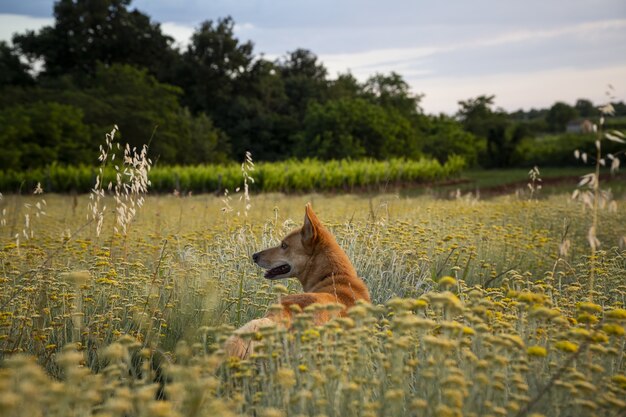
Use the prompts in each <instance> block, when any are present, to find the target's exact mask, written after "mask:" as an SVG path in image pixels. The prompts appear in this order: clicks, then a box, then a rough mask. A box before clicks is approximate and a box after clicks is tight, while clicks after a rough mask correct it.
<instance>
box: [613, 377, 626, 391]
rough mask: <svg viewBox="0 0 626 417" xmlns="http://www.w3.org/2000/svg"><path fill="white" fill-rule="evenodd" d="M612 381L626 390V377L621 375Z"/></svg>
mask: <svg viewBox="0 0 626 417" xmlns="http://www.w3.org/2000/svg"><path fill="white" fill-rule="evenodd" d="M611 381H613V382H615V383H616V384H617V385H619V387H620V388H622V389H626V375H621V374H618V375H613V376H612V377H611Z"/></svg>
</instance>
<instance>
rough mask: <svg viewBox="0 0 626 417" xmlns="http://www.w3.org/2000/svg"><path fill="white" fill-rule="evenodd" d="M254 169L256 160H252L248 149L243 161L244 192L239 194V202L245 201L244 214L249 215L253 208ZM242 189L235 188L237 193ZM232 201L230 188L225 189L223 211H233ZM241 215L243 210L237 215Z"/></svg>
mask: <svg viewBox="0 0 626 417" xmlns="http://www.w3.org/2000/svg"><path fill="white" fill-rule="evenodd" d="M252 171H254V162H253V161H252V153H250V152H249V151H246V156H245V159H244V161H243V162H242V163H241V175H242V177H243V194H242V195H240V196H239V202H241V201H243V203H244V206H243V214H244V216H246V217H248V212H249V211H250V209H251V208H252V204H251V200H250V184H254V178H253V177H252V175H251V173H252ZM240 191H241V187H237V188H235V193H239V192H240ZM231 201H232V197H231V196H230V195H229V192H228V188H226V189H225V190H224V196H223V198H222V203H224V207H222V212H224V213H230V212H233V211H234V209H233V207H232V205H231V204H230V203H231ZM239 215H241V211H237V216H239Z"/></svg>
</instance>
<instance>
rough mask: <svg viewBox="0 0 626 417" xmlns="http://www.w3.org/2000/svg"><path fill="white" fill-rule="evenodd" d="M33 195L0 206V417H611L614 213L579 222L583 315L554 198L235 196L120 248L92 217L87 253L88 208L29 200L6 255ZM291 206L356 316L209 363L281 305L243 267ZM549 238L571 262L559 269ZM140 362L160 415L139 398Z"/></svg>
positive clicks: (620, 392)
mask: <svg viewBox="0 0 626 417" xmlns="http://www.w3.org/2000/svg"><path fill="white" fill-rule="evenodd" d="M255 173H256V171H255ZM255 179H256V178H255ZM41 198H42V196H41V195H37V196H31V197H25V196H17V195H16V196H4V198H3V199H2V200H0V205H1V207H0V208H1V209H2V210H6V214H5V216H6V220H7V222H6V225H4V226H2V227H0V376H1V378H0V416H5V415H6V416H20V415H24V416H27V415H28V416H30V415H43V414H45V415H52V416H57V415H63V416H66V415H76V416H81V415H93V414H102V415H114V416H115V415H120V416H122V415H124V416H129V415H130V416H135V415H136V416H141V415H163V416H180V415H182V416H191V415H198V416H202V415H206V416H209V415H270V416H271V415H275V416H283V415H284V416H287V415H289V416H291V415H294V416H295V415H312V416H313V415H320V414H324V415H328V416H350V415H355V416H357V415H358V416H364V415H381V416H386V415H429V416H430V415H432V416H435V415H437V416H441V415H487V414H492V415H510V416H514V415H524V414H523V413H524V410H525V407H529V406H530V407H531V411H532V412H540V413H543V414H544V415H546V416H548V415H549V416H553V415H554V416H565V415H590V414H594V413H595V414H596V415H615V414H617V413H619V412H621V410H622V409H623V408H624V407H626V404H625V403H624V400H623V398H624V394H625V393H626V376H625V372H626V361H625V357H624V352H625V343H626V339H625V336H624V324H625V320H626V311H625V310H624V307H625V305H626V290H625V288H624V284H623V276H624V274H626V253H624V252H621V251H620V250H619V249H617V248H611V246H612V245H615V244H616V243H617V242H618V239H619V237H620V236H621V235H620V233H621V230H622V225H623V224H626V217H625V216H626V214H624V212H620V211H618V212H609V211H600V212H599V213H598V216H599V219H600V221H601V224H602V225H603V227H602V228H601V229H599V230H598V239H600V240H601V241H602V242H604V243H605V246H603V249H601V250H598V251H597V253H596V254H595V256H596V264H595V265H596V270H595V285H594V288H595V293H594V298H593V303H590V302H589V301H590V300H589V293H588V291H587V290H586V289H587V288H588V287H587V282H588V279H589V268H588V266H589V265H590V259H589V256H588V255H587V253H588V250H587V246H588V244H587V232H588V224H587V223H586V221H584V220H585V219H586V218H587V214H586V213H584V212H582V211H581V210H580V206H579V205H577V204H574V203H572V202H571V201H569V200H568V199H567V198H566V197H564V196H558V197H557V196H554V197H550V198H546V199H540V200H533V201H522V200H519V199H516V198H511V197H503V198H498V199H495V200H491V201H480V200H475V199H473V200H467V199H459V200H454V201H437V200H432V199H429V198H400V197H398V196H397V195H380V196H378V197H375V198H371V199H370V198H367V197H360V196H336V197H323V196H319V195H315V194H313V195H306V196H294V197H285V196H284V195H280V194H267V195H257V196H253V197H252V209H251V210H250V211H249V213H248V216H237V215H236V210H233V211H231V212H224V211H222V207H223V202H222V201H221V198H219V197H217V196H208V195H203V196H194V197H184V198H183V197H174V196H172V195H165V196H152V197H147V199H146V201H145V204H144V206H143V208H142V209H141V210H140V211H138V212H137V215H136V216H135V217H134V219H132V228H129V229H128V233H127V234H126V235H123V234H122V233H121V230H118V232H117V233H116V232H115V231H114V227H115V223H116V221H117V220H116V218H115V215H114V214H113V213H112V212H108V213H109V214H105V215H104V224H103V231H104V232H103V233H102V235H100V236H98V235H97V234H96V233H95V230H93V229H92V228H85V229H82V230H81V229H80V225H81V223H82V222H83V221H84V220H83V219H84V214H85V213H86V212H87V202H88V199H87V197H78V198H77V200H76V201H75V202H74V201H73V200H72V199H71V198H67V197H61V196H46V201H47V209H46V214H45V215H43V216H41V217H40V218H39V219H38V221H37V222H36V223H34V224H33V225H32V226H33V227H34V233H33V234H32V238H31V239H30V240H28V241H27V242H21V246H20V247H19V248H18V247H17V246H16V243H15V241H14V239H13V236H12V235H11V233H10V230H9V228H10V225H11V224H13V223H16V222H15V221H14V219H15V218H17V219H18V220H19V219H22V218H23V215H24V204H29V205H31V206H33V204H34V203H35V202H36V201H39V199H41ZM306 201H312V202H313V204H314V206H315V208H316V211H317V212H318V214H319V216H320V218H322V219H323V220H324V222H325V223H326V224H328V225H329V227H330V228H331V230H332V231H333V233H334V234H335V235H336V236H337V238H338V240H339V243H340V245H341V246H342V247H344V248H345V249H346V251H347V253H348V255H349V257H350V258H351V259H352V260H353V262H354V264H355V267H356V269H357V271H358V272H359V274H360V275H361V276H362V277H363V278H364V280H365V281H366V282H367V284H368V286H369V288H370V291H371V293H372V299H373V305H372V306H362V307H359V308H357V309H355V310H354V311H352V313H351V316H350V318H346V319H340V320H336V321H333V322H331V323H328V324H327V325H325V326H321V327H315V326H313V325H311V324H310V323H309V317H308V316H307V315H302V316H300V318H299V319H298V321H297V322H296V324H295V326H294V330H293V331H289V332H285V331H284V330H280V329H267V330H264V331H262V332H261V333H259V334H254V335H249V336H248V337H254V338H257V339H261V340H262V341H264V344H265V348H264V350H262V351H261V352H259V354H258V355H257V356H255V357H253V358H251V359H250V360H249V361H232V360H224V358H222V357H221V356H220V350H219V348H220V340H222V339H223V338H224V337H225V336H226V335H227V334H228V332H229V329H233V328H234V327H236V326H239V325H240V324H242V323H244V322H246V321H248V320H250V319H253V318H258V317H260V316H262V315H263V314H265V312H266V311H267V309H268V306H271V305H272V304H273V303H275V302H277V301H278V299H279V297H280V294H282V293H284V292H296V291H299V290H300V289H299V288H298V285H297V284H296V283H294V282H291V281H284V282H271V281H267V280H264V279H263V278H261V275H262V274H261V272H260V271H259V270H258V269H257V268H256V267H255V266H254V265H253V264H252V262H251V261H250V255H251V253H253V252H255V251H257V250H258V249H260V248H263V247H267V246H269V245H273V244H276V242H278V241H279V239H280V238H281V237H282V236H283V235H284V233H286V232H287V231H289V230H291V229H292V228H293V227H295V226H297V225H299V224H300V222H301V219H302V217H303V207H304V204H305V202H306ZM114 203H115V201H114V199H113V197H105V198H104V201H103V204H106V205H110V206H112V205H114ZM242 204H244V202H242ZM20 222H21V220H19V221H17V223H18V224H19V223H20ZM68 230H69V231H70V232H72V233H71V234H68ZM565 230H567V236H568V238H569V239H570V240H571V246H570V250H569V252H568V254H567V255H566V256H561V257H559V254H558V249H559V245H560V244H561V242H562V237H563V233H564V231H565ZM70 236H71V238H70ZM611 242H613V243H612V244H611ZM51 255H52V256H51ZM398 297H400V298H398ZM578 352H581V353H583V352H593V354H592V355H587V354H581V353H578ZM21 354H27V355H29V356H28V357H26V356H22V355H21ZM155 362H158V364H160V365H161V367H162V369H160V370H159V372H161V371H163V369H165V375H166V377H165V379H166V385H165V389H164V392H163V393H164V395H165V397H166V398H167V400H165V401H156V400H155V397H157V396H158V395H159V390H160V388H161V387H160V386H159V384H158V383H155V382H154V381H155V380H159V378H160V374H159V373H157V371H156V370H155V367H154V366H153V365H152V364H153V363H155ZM555 375H557V376H558V377H557V378H556V380H555V382H554V383H553V384H552V385H549V382H550V380H551V378H553V377H554V376H555ZM546 387H549V388H548V389H546ZM544 391H545V392H546V393H545V394H544V395H543V397H541V398H539V399H538V400H537V398H538V397H539V395H540V393H542V392H544ZM519 413H522V414H519Z"/></svg>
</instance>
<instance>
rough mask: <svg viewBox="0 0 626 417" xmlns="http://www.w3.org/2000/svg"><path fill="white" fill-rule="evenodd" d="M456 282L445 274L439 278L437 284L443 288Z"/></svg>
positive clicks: (452, 285)
mask: <svg viewBox="0 0 626 417" xmlns="http://www.w3.org/2000/svg"><path fill="white" fill-rule="evenodd" d="M456 284H457V282H456V279H454V278H452V277H450V276H446V277H443V278H441V279H440V280H439V286H441V287H444V288H450V287H454V286H455V285H456Z"/></svg>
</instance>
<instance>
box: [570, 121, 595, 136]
mask: <svg viewBox="0 0 626 417" xmlns="http://www.w3.org/2000/svg"><path fill="white" fill-rule="evenodd" d="M565 131H566V132H567V133H581V134H582V133H593V123H592V122H591V121H590V120H589V119H580V120H572V121H571V122H569V123H568V124H567V126H566V127H565Z"/></svg>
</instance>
